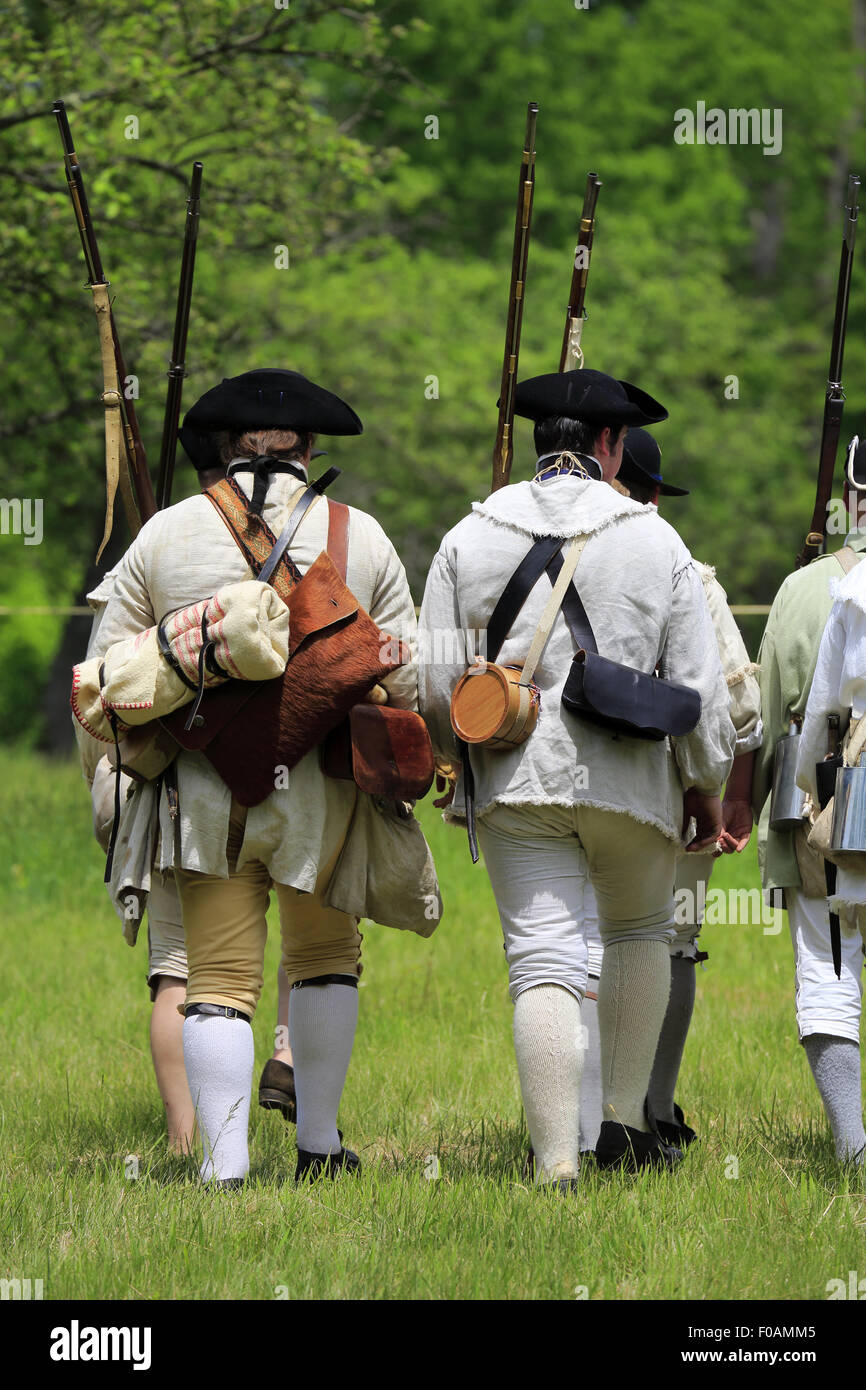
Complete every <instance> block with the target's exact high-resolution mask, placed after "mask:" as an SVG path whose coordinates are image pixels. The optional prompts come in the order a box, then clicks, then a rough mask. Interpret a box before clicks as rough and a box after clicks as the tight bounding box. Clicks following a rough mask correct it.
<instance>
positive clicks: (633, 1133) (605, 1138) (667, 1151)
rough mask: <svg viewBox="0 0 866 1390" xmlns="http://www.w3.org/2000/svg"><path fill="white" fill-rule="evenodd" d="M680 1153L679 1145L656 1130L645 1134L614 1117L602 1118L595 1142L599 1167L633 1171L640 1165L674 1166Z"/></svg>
mask: <svg viewBox="0 0 866 1390" xmlns="http://www.w3.org/2000/svg"><path fill="white" fill-rule="evenodd" d="M682 1157H683V1155H682V1152H681V1150H680V1149H677V1148H674V1147H673V1145H672V1144H666V1143H665V1142H664V1140H662V1139H660V1138H659V1136H658V1135H657V1134H653V1133H649V1134H644V1133H643V1132H642V1130H639V1129H632V1127H631V1125H621V1124H618V1123H617V1122H616V1120H603V1121H602V1126H601V1133H600V1134H599V1136H598V1143H597V1144H596V1146H595V1161H596V1163H597V1164H598V1166H599V1168H622V1169H624V1170H625V1171H626V1172H628V1173H636V1172H637V1171H638V1169H639V1168H674V1167H676V1165H677V1164H678V1163H681V1162H682Z"/></svg>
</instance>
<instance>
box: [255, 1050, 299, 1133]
mask: <svg viewBox="0 0 866 1390" xmlns="http://www.w3.org/2000/svg"><path fill="white" fill-rule="evenodd" d="M259 1105H260V1106H261V1107H262V1109H263V1110H279V1111H280V1113H281V1114H282V1117H283V1119H284V1120H285V1121H286V1123H287V1124H292V1125H294V1124H297V1121H298V1102H297V1097H296V1096H295V1070H294V1067H290V1066H289V1064H288V1062H279V1061H278V1060H277V1058H276V1057H269V1058H268V1060H267V1061H266V1062H265V1066H264V1070H263V1071H262V1079H261V1081H260V1082H259Z"/></svg>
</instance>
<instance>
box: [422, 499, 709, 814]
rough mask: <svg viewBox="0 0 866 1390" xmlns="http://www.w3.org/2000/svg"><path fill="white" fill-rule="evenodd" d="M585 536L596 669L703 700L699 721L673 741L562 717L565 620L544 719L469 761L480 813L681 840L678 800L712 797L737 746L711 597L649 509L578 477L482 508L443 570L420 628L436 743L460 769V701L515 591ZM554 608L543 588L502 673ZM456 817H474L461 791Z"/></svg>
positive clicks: (431, 579) (568, 651)
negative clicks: (529, 812)
mask: <svg viewBox="0 0 866 1390" xmlns="http://www.w3.org/2000/svg"><path fill="white" fill-rule="evenodd" d="M581 535H589V540H588V542H587V544H586V546H585V548H584V551H583V554H582V556H581V559H580V563H579V564H578V567H577V571H576V574H575V578H574V583H575V585H576V587H577V588H578V590H579V592H580V596H581V598H582V599H583V603H584V606H585V608H586V612H587V616H588V618H589V621H590V623H591V625H592V629H593V632H594V633H595V637H596V641H597V643H598V647H599V651H600V653H601V655H603V656H606V657H609V658H610V659H612V660H613V661H619V662H623V663H624V664H627V665H629V666H632V667H636V668H637V669H639V670H641V671H645V672H647V673H652V671H654V670H655V668H656V665H657V664H658V665H659V667H660V674H661V675H662V676H664V677H666V678H668V679H670V680H673V681H677V682H679V683H681V684H683V685H687V686H691V687H692V688H694V689H696V690H697V691H698V692H699V693H700V696H701V701H702V714H701V719H700V721H699V723H698V725H697V727H696V728H695V730H694V731H693V733H691V734H689V735H687V736H686V737H684V738H681V739H677V740H675V741H673V752H672V751H671V747H670V746H669V743H668V741H667V740H665V741H661V742H651V741H649V740H643V739H634V738H626V737H619V736H617V735H615V734H612V733H610V732H608V731H606V730H604V729H601V728H598V727H596V726H594V725H592V724H590V723H588V722H586V721H585V720H581V719H578V718H576V717H573V716H571V715H570V714H568V712H567V711H565V710H563V709H562V707H561V705H560V697H561V694H562V688H563V685H564V684H565V679H566V677H567V675H568V671H569V668H570V666H571V661H572V657H573V656H574V642H573V639H572V637H571V634H570V632H569V630H568V628H567V626H566V624H565V620H564V618H563V617H562V614H561V613H560V614H558V615H557V618H556V620H555V622H554V625H553V629H552V631H551V635H550V638H549V640H548V642H547V646H546V648H545V650H544V652H543V654H542V656H541V660H540V662H539V664H538V667H537V669H536V672H535V676H534V680H535V682H536V684H537V685H538V686H539V687H540V689H541V711H540V714H539V719H538V723H537V725H536V728H535V730H534V731H533V733H532V734H530V736H529V738H528V739H527V740H526V742H524V743H523V744H521V745H520V746H519V747H517V748H514V749H487V748H482V747H473V749H472V754H471V756H472V766H473V770H474V773H475V784H476V787H475V790H476V809H477V813H478V814H479V815H483V814H484V812H485V811H486V810H487V809H488V808H489V807H491V806H493V805H495V804H497V803H517V804H521V803H522V804H527V803H529V804H532V805H560V806H573V805H576V804H578V803H580V804H585V805H590V806H597V807H599V808H600V809H602V810H609V811H619V812H623V813H625V814H626V815H629V816H631V817H632V818H633V819H634V820H637V821H640V822H643V823H646V824H650V825H655V826H657V827H658V829H659V830H661V831H662V832H663V834H665V835H666V836H668V837H669V838H670V839H672V840H675V841H677V842H679V841H680V840H681V832H682V790H683V788H684V787H699V788H700V789H701V790H703V791H706V792H709V793H718V792H719V790H720V788H721V784H722V782H723V781H724V780H725V778H726V777H727V775H728V772H729V771H730V767H731V762H732V759H733V753H734V744H735V732H734V727H733V725H732V723H731V719H730V716H729V712H728V688H727V685H726V683H725V678H724V676H723V674H722V669H721V665H720V662H719V651H718V646H717V643H716V638H715V634H714V631H713V626H712V622H711V619H710V613H709V609H708V606H707V601H706V598H705V596H704V591H703V584H702V582H701V577H700V575H699V574H698V572H697V570H696V568H695V566H694V564H693V563H692V559H691V556H690V555H689V552H688V551H687V549H686V547H685V546H684V544H683V542H682V541H681V539H680V537H679V536H678V535H677V533H676V532H675V531H674V530H673V528H672V527H670V526H669V525H668V524H667V522H665V521H663V520H662V518H661V517H659V516H658V515H657V514H656V512H655V511H654V509H653V508H652V507H650V506H642V505H640V504H639V503H637V502H634V501H632V500H631V499H630V498H627V497H623V496H621V495H620V494H619V493H617V492H616V491H615V490H614V489H613V488H611V487H608V486H607V484H605V483H601V482H597V481H594V480H585V479H581V478H577V477H574V476H568V475H566V476H563V477H559V478H556V479H555V480H554V481H551V482H546V483H539V482H536V481H532V482H520V483H515V484H512V485H511V486H509V487H505V488H502V489H500V490H499V491H498V492H496V493H493V494H492V495H491V496H490V497H488V499H487V500H486V501H485V502H482V503H477V502H476V503H475V504H474V505H473V509H472V512H471V514H470V515H469V516H467V517H465V518H464V519H463V520H462V521H461V522H459V523H458V525H457V526H455V527H454V528H453V530H451V531H449V532H448V534H447V535H446V536H445V538H444V540H443V541H442V544H441V546H440V548H439V551H438V553H437V555H436V557H435V559H434V561H433V565H432V567H431V570H430V573H429V576H428V579H427V587H426V590H425V594H424V602H423V605H422V608H421V616H420V620H419V692H420V702H421V712H422V714H423V715H424V717H425V719H426V720H427V724H428V727H429V728H430V733H431V737H432V740H433V745H434V748H435V749H436V751H437V752H438V753H439V754H440V756H441V757H443V758H444V759H447V760H450V761H452V762H453V761H455V759H456V756H457V746H456V742H455V739H454V735H453V732H452V729H451V723H450V718H449V709H450V700H451V692H452V690H453V688H454V686H455V684H456V683H457V681H458V679H459V678H460V676H461V675H462V674H463V672H464V671H465V670H466V668H467V666H468V665H470V664H471V662H472V660H473V657H474V655H475V652H476V651H478V650H479V649H480V648H479V637H478V634H479V633H483V632H484V631H485V630H486V627H487V624H488V622H489V619H490V616H491V614H492V612H493V608H494V606H495V604H496V602H497V600H498V599H499V596H500V595H501V593H502V591H503V589H504V588H505V585H506V583H507V581H508V580H509V578H510V577H511V575H512V574H513V572H514V570H515V569H516V568H517V566H518V564H519V563H520V561H521V559H522V558H523V557H524V555H525V554H526V553H527V551H528V549H529V547H530V546H531V544H532V542H533V539H534V538H535V537H537V536H563V537H565V538H574V537H577V536H581ZM549 594H550V584H549V582H548V581H547V579H546V577H543V578H542V580H540V581H539V583H538V584H537V585H536V586H535V588H534V590H533V591H532V593H531V594H530V595H529V597H528V599H527V601H526V603H525V604H524V606H523V609H522V611H521V613H520V614H519V616H518V618H517V620H516V621H515V623H514V626H513V627H512V629H511V631H510V633H509V634H508V636H507V638H506V640H505V642H504V643H503V645H502V649H501V651H500V653H499V656H498V657H497V660H498V661H499V662H501V663H502V664H503V665H512V666H520V665H522V664H523V661H524V660H525V658H526V654H527V652H528V650H529V646H530V643H531V641H532V637H533V634H534V632H535V629H536V627H537V625H538V622H539V618H540V616H541V612H542V609H543V607H544V604H545V603H546V601H547V599H548V597H549ZM445 814H446V817H448V818H462V817H465V806H464V799H463V787H462V777H461V778H460V779H459V780H458V784H457V788H456V792H455V796H454V801H453V803H452V805H451V807H450V808H449V809H448V810H447V811H446V813H445Z"/></svg>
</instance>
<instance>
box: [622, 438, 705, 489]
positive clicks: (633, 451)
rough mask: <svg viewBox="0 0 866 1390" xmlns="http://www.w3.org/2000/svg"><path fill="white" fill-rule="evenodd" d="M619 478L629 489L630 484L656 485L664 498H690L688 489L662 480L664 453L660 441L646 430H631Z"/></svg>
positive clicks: (623, 448)
mask: <svg viewBox="0 0 866 1390" xmlns="http://www.w3.org/2000/svg"><path fill="white" fill-rule="evenodd" d="M616 476H617V478H618V479H619V481H620V482H621V483H625V485H626V487H628V485H629V482H634V483H639V484H640V485H641V486H642V487H646V486H647V484H649V483H655V485H656V487H657V488H658V490H659V492H660V493H661V495H662V496H663V497H688V495H689V490H688V488H687V487H674V486H673V484H672V483H666V482H664V480H663V479H662V451H661V449H660V448H659V445H658V440H656V439H653V437H652V435H651V434H648V433H647V431H646V430H641V429H634V430H629V432H628V434H627V435H626V437H625V439H624V441H623V446H622V463H621V464H620V469H619V472H618V473H617V475H616Z"/></svg>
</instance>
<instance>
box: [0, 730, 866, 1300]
mask: <svg viewBox="0 0 866 1390" xmlns="http://www.w3.org/2000/svg"><path fill="white" fill-rule="evenodd" d="M422 816H423V819H424V821H425V823H426V826H427V828H428V831H429V833H430V836H431V838H432V841H433V845H434V850H435V853H436V857H437V862H438V864H439V869H440V877H441V879H442V884H443V892H444V897H445V904H446V916H445V919H444V921H443V923H442V925H441V927H440V928H439V931H438V932H437V934H436V936H435V937H434V938H433V939H432V941H429V942H424V941H421V940H419V939H417V938H415V937H410V936H408V935H406V934H403V933H399V932H394V931H389V930H387V929H385V928H381V927H376V926H371V925H370V924H367V926H366V929H365V951H366V955H365V961H366V969H365V974H364V980H363V988H362V991H361V1019H360V1025H359V1031H358V1038H357V1043H356V1046H355V1054H354V1058H353V1062H352V1066H351V1069H350V1072H349V1080H348V1084H347V1087H346V1092H345V1095H344V1099H343V1105H342V1109H341V1127H342V1128H343V1129H344V1131H345V1134H346V1142H347V1143H348V1144H350V1145H351V1147H353V1148H356V1149H357V1150H358V1151H359V1153H360V1154H361V1156H362V1159H363V1160H364V1164H365V1172H364V1176H363V1178H362V1180H361V1181H360V1182H344V1183H337V1184H334V1185H326V1184H319V1185H318V1186H316V1187H314V1188H313V1189H308V1190H296V1189H295V1187H294V1184H293V1182H292V1180H291V1176H292V1174H293V1172H294V1161H295V1150H294V1130H293V1129H289V1128H288V1127H286V1126H285V1125H284V1124H283V1122H282V1120H281V1119H280V1118H279V1116H277V1115H276V1114H271V1113H266V1112H264V1111H262V1110H260V1109H259V1108H258V1107H257V1106H256V1105H254V1106H253V1111H252V1127H251V1157H252V1178H253V1181H252V1183H251V1185H250V1186H249V1187H248V1188H247V1189H246V1190H244V1191H243V1192H241V1193H238V1194H234V1195H222V1196H217V1195H213V1194H210V1193H208V1192H207V1191H204V1190H202V1189H201V1188H200V1187H199V1186H198V1185H197V1182H196V1176H195V1165H194V1163H193V1162H192V1161H186V1160H181V1159H173V1158H170V1157H168V1156H167V1155H166V1153H165V1147H164V1142H163V1122H162V1111H161V1105H160V1103H159V1097H158V1094H157V1091H156V1086H155V1082H154V1078H153V1071H152V1067H151V1062H150V1054H149V1047H148V1017H149V1009H150V1005H149V1001H148V995H147V991H146V989H145V986H144V973H145V967H146V953H145V949H144V945H143V943H140V944H139V946H138V947H137V948H136V949H135V950H134V951H131V950H130V949H129V947H128V946H127V945H126V944H125V943H124V941H123V940H122V937H121V934H120V924H119V921H118V919H117V918H116V917H115V915H114V913H113V911H112V910H111V908H110V905H109V902H108V898H107V894H106V891H105V889H104V888H103V886H102V882H101V878H102V869H103V862H104V861H103V859H102V855H101V854H100V851H99V850H98V848H97V846H96V844H95V843H94V842H93V840H92V839H91V833H90V817H89V803H88V799H87V796H86V789H85V786H84V784H83V782H82V781H81V779H80V775H79V773H78V770H77V767H76V766H73V764H72V763H69V764H65V763H48V762H44V761H40V760H39V759H37V758H36V757H34V756H32V755H29V754H28V755H25V754H16V753H11V754H9V753H7V754H6V756H5V757H4V774H3V779H2V785H0V825H2V828H3V849H2V856H0V932H2V949H3V974H2V981H3V984H2V1000H3V1008H2V1010H0V1045H2V1058H3V1066H2V1071H0V1101H2V1116H0V1124H2V1130H0V1204H2V1205H0V1275H2V1276H3V1277H16V1276H17V1277H20V1278H31V1279H39V1278H41V1279H42V1280H43V1286H44V1296H45V1298H72V1299H78V1298H110V1299H124V1298H150V1299H153V1298H156V1299H166V1298H175V1299H187V1298H195V1299H214V1298H216V1299H223V1298H251V1299H271V1298H274V1297H285V1296H286V1294H287V1295H288V1297H289V1298H292V1299H294V1298H318V1297H331V1298H368V1299H397V1298H410V1299H427V1298H432V1299H455V1298H459V1299H465V1298H475V1299H477V1298H482V1299H498V1298H508V1299H573V1298H582V1297H589V1298H591V1299H612V1298H626V1299H653V1298H674V1299H689V1300H701V1299H713V1298H722V1299H751V1298H782V1299H794V1298H804V1299H819V1300H820V1299H825V1298H826V1297H827V1283H828V1281H829V1280H831V1279H834V1278H847V1274H848V1271H849V1270H852V1269H853V1270H857V1269H860V1270H861V1271H862V1273H863V1274H864V1275H866V1253H864V1239H863V1237H864V1223H866V1205H864V1203H866V1183H864V1182H863V1180H862V1179H861V1178H859V1177H858V1176H853V1177H852V1176H849V1175H846V1174H844V1173H840V1171H839V1170H838V1169H837V1167H836V1165H835V1163H834V1160H833V1150H832V1144H831V1141H830V1137H829V1132H828V1131H827V1128H826V1125H825V1123H824V1119H823V1113H822V1110H821V1107H820V1102H819V1100H818V1097H817V1093H816V1091H815V1088H814V1085H813V1083H812V1081H811V1077H810V1075H809V1072H808V1068H807V1065H806V1061H805V1057H804V1056H803V1053H802V1050H801V1048H800V1047H799V1045H798V1043H797V1039H796V1030H795V1026H794V1015H793V997H792V996H793V988H792V967H791V947H790V941H789V939H788V934H787V925H786V919H784V925H783V927H782V931H781V932H780V933H779V934H777V935H772V934H765V933H764V931H763V929H762V928H761V926H725V925H720V926H716V927H708V928H707V929H706V931H705V936H704V945H705V946H706V947H707V948H708V949H709V951H710V954H711V960H710V962H709V966H708V968H707V969H706V970H705V971H702V972H701V973H700V976H699V981H698V1003H697V1008H696V1012H695V1019H694V1024H693V1028H692V1033H691V1036H690V1040H689V1046H688V1049H687V1053H686V1061H685V1065H684V1069H683V1074H682V1077H681V1085H680V1099H681V1100H682V1102H683V1103H684V1105H685V1109H686V1114H687V1118H688V1119H689V1120H690V1121H691V1122H692V1124H693V1125H694V1126H695V1128H696V1129H697V1130H698V1132H699V1134H700V1136H701V1142H700V1143H699V1144H697V1145H695V1146H693V1148H692V1149H691V1150H690V1151H689V1153H688V1155H687V1159H686V1162H685V1163H684V1164H683V1165H682V1167H681V1169H680V1171H679V1172H678V1173H677V1174H676V1175H673V1176H668V1177H663V1176H654V1175H644V1176H641V1177H640V1178H638V1179H629V1178H624V1177H621V1176H601V1175H598V1174H596V1173H593V1172H590V1171H587V1172H586V1175H585V1181H584V1184H583V1190H582V1192H581V1193H580V1195H575V1196H573V1197H572V1198H570V1199H566V1200H563V1199H561V1198H556V1197H552V1196H550V1195H549V1194H545V1193H544V1192H541V1191H538V1190H535V1189H533V1188H532V1187H530V1186H529V1185H528V1184H527V1183H526V1182H524V1181H523V1179H522V1177H521V1165H522V1159H523V1154H524V1151H525V1145H526V1142H527V1139H526V1133H525V1128H524V1124H523V1120H522V1111H521V1106H520V1100H519V1092H518V1086H517V1076H516V1070H515V1065H514V1057H513V1049H512V1043H511V1006H510V1003H509V1000H508V996H507V992H506V976H505V962H504V957H503V954H502V949H501V937H500V933H499V924H498V919H497V916H496V912H495V908H494V904H493V900H492V897H491V894H490V890H489V887H488V884H487V879H486V876H485V873H484V870H483V867H482V866H479V867H478V868H476V869H475V870H473V869H472V866H471V863H470V861H469V857H468V852H467V850H466V846H465V840H464V838H463V836H462V835H461V834H460V833H458V832H457V831H454V830H446V829H445V828H444V827H443V826H442V825H441V823H440V820H439V814H438V812H436V811H435V810H433V808H432V807H431V806H430V805H429V804H427V805H425V806H424V807H422ZM756 882H757V871H756V864H755V859H754V852H753V848H750V850H749V851H747V853H746V855H745V856H743V858H742V859H740V860H737V861H736V862H732V861H731V860H725V861H723V862H722V864H721V865H720V866H719V867H718V868H717V871H716V875H714V878H713V886H723V887H725V886H743V887H747V886H754V884H755V883H756ZM276 946H277V943H276V934H275V933H272V936H271V940H270V942H269V947H268V953H269V955H268V966H267V970H266V987H265V996H264V999H263V1002H262V1006H261V1009H260V1012H259V1016H258V1017H257V1019H256V1021H255V1036H256V1082H257V1080H258V1071H259V1069H260V1067H261V1065H262V1064H263V1062H264V1061H265V1058H266V1057H267V1056H268V1055H269V1054H270V1050H271V1043H272V1038H273V1025H274V1017H273V1015H274V1007H275V998H276V982H275V972H276V967H277V959H278V957H277V949H276ZM128 1155H135V1156H137V1157H138V1159H139V1177H138V1179H137V1180H130V1179H128V1178H127V1177H126V1176H125V1160H126V1158H127V1156H128ZM430 1155H436V1157H437V1158H438V1161H439V1173H440V1176H439V1178H438V1179H429V1178H427V1177H425V1172H430V1171H432V1170H434V1169H435V1165H433V1164H432V1163H431V1162H430ZM127 1166H129V1165H127ZM735 1173H738V1176H734V1174H735Z"/></svg>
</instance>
